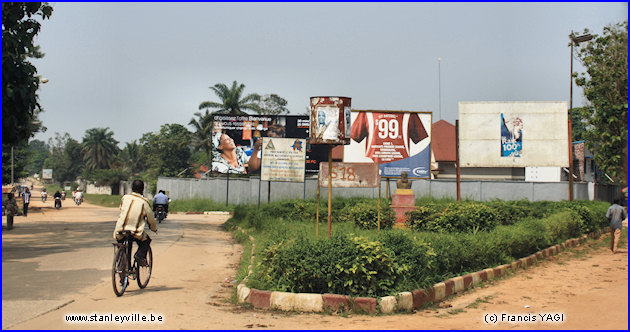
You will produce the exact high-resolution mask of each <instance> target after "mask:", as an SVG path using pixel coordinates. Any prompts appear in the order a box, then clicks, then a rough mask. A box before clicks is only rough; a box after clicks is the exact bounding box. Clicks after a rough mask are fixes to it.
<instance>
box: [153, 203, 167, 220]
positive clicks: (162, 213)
mask: <svg viewBox="0 0 630 332" xmlns="http://www.w3.org/2000/svg"><path fill="white" fill-rule="evenodd" d="M165 218H166V210H164V206H163V205H158V206H157V207H156V208H155V219H157V221H158V223H162V220H164V219H165Z"/></svg>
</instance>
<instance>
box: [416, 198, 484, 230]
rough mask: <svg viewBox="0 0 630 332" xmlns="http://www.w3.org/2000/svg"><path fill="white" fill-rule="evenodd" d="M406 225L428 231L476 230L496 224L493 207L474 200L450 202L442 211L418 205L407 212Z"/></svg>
mask: <svg viewBox="0 0 630 332" xmlns="http://www.w3.org/2000/svg"><path fill="white" fill-rule="evenodd" d="M407 223H408V225H409V226H410V227H411V228H412V229H415V230H420V231H430V232H478V231H487V230H491V229H493V228H494V227H495V226H496V223H497V213H496V212H495V210H494V209H492V208H490V207H488V206H486V205H484V204H482V203H476V202H463V203H451V204H449V205H448V206H447V207H446V208H445V209H444V210H443V211H441V212H437V211H436V210H435V209H434V208H433V207H431V206H429V207H419V209H418V211H411V212H408V222H407Z"/></svg>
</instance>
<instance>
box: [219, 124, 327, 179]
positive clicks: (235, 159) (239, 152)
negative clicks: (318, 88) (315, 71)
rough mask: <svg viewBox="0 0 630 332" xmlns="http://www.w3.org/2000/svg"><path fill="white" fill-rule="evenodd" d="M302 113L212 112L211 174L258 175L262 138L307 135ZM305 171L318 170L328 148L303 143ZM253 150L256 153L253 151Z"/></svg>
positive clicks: (306, 126) (307, 130)
mask: <svg viewBox="0 0 630 332" xmlns="http://www.w3.org/2000/svg"><path fill="white" fill-rule="evenodd" d="M309 127H310V119H309V117H308V116H305V115H215V116H214V117H213V132H212V167H211V170H212V171H213V172H214V173H222V174H225V173H228V172H229V173H230V174H260V166H261V153H262V150H263V149H262V140H261V141H260V143H258V144H256V142H257V141H258V140H259V139H261V138H263V137H286V138H304V139H306V138H308V135H309ZM305 149H306V162H305V163H306V172H307V173H308V172H314V173H316V172H318V170H319V162H320V161H325V160H328V147H327V146H318V145H310V144H308V143H307V144H306V145H305ZM254 151H256V153H254Z"/></svg>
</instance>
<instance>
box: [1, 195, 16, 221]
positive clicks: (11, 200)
mask: <svg viewBox="0 0 630 332" xmlns="http://www.w3.org/2000/svg"><path fill="white" fill-rule="evenodd" d="M4 208H5V209H6V213H7V229H12V228H13V216H16V215H17V214H18V206H17V202H16V201H15V197H13V193H8V194H7V203H6V204H5V206H4Z"/></svg>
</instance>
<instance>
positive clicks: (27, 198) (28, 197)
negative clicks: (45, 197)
mask: <svg viewBox="0 0 630 332" xmlns="http://www.w3.org/2000/svg"><path fill="white" fill-rule="evenodd" d="M22 202H24V209H23V213H24V216H25V217H26V215H27V214H28V204H29V203H30V202H31V191H30V190H29V189H28V187H26V189H24V192H23V193H22Z"/></svg>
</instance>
